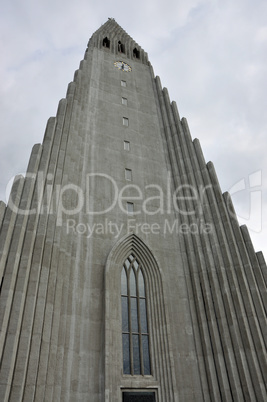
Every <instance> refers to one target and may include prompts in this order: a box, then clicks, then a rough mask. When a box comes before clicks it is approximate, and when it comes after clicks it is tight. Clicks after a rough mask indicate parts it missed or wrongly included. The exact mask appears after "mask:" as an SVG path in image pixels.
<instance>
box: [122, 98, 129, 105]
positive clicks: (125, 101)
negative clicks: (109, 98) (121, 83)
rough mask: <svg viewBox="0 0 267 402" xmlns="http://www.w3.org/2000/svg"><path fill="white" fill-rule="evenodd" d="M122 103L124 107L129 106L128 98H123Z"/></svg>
mask: <svg viewBox="0 0 267 402" xmlns="http://www.w3.org/2000/svg"><path fill="white" fill-rule="evenodd" d="M121 103H122V105H125V106H127V104H128V101H127V98H121Z"/></svg>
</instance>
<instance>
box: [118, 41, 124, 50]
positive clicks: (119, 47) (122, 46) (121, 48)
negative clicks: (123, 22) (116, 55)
mask: <svg viewBox="0 0 267 402" xmlns="http://www.w3.org/2000/svg"><path fill="white" fill-rule="evenodd" d="M118 52H120V53H125V52H124V45H123V44H122V43H121V41H120V40H119V42H118Z"/></svg>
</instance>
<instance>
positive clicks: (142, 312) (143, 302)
mask: <svg viewBox="0 0 267 402" xmlns="http://www.w3.org/2000/svg"><path fill="white" fill-rule="evenodd" d="M139 301H140V322H141V332H142V334H147V333H148V329H147V318H146V299H140V300H139Z"/></svg>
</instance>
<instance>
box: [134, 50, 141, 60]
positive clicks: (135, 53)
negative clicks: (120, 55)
mask: <svg viewBox="0 0 267 402" xmlns="http://www.w3.org/2000/svg"><path fill="white" fill-rule="evenodd" d="M133 57H134V58H136V59H140V52H139V50H137V49H136V47H135V48H134V50H133Z"/></svg>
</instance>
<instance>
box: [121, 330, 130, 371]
mask: <svg viewBox="0 0 267 402" xmlns="http://www.w3.org/2000/svg"><path fill="white" fill-rule="evenodd" d="M122 345H123V373H124V374H131V366H130V342H129V335H128V334H123V335H122Z"/></svg>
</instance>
